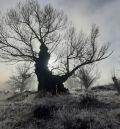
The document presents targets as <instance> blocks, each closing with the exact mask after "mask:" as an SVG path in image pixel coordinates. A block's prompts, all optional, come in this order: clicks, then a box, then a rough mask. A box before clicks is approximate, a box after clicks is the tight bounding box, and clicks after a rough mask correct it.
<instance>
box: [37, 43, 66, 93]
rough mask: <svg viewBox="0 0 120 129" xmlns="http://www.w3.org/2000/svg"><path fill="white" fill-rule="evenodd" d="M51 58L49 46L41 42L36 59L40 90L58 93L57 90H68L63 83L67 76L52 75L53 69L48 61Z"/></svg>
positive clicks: (59, 91)
mask: <svg viewBox="0 0 120 129" xmlns="http://www.w3.org/2000/svg"><path fill="white" fill-rule="evenodd" d="M49 59H50V54H49V53H48V48H47V47H46V45H45V44H41V46H40V52H39V57H38V58H37V59H36V61H35V73H36V75H37V79H38V92H39V91H41V90H42V91H43V92H51V93H52V94H56V92H58V93H61V92H66V91H68V90H67V89H66V88H64V85H63V83H64V82H65V81H66V80H67V78H66V76H58V75H52V73H51V71H49V69H48V61H49Z"/></svg>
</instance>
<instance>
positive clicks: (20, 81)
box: [7, 63, 32, 93]
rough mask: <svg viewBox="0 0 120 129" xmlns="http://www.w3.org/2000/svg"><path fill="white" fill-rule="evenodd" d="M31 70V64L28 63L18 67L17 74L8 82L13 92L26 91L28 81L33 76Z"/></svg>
mask: <svg viewBox="0 0 120 129" xmlns="http://www.w3.org/2000/svg"><path fill="white" fill-rule="evenodd" d="M30 69H31V66H30V64H26V63H24V64H21V65H17V66H16V72H15V73H14V74H13V75H12V76H11V77H10V79H9V81H8V82H7V83H8V85H9V86H10V87H11V89H12V90H14V91H17V90H18V91H19V92H20V93H22V92H24V91H25V90H26V86H27V85H28V83H29V81H28V80H29V79H30V78H31V75H32V72H30Z"/></svg>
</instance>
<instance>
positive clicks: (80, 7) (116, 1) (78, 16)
mask: <svg viewBox="0 0 120 129" xmlns="http://www.w3.org/2000/svg"><path fill="white" fill-rule="evenodd" d="M18 1H19V0H0V10H1V12H5V11H6V10H7V9H9V8H11V7H15V5H16V4H17V2H18ZM21 1H25V0H21ZM38 1H39V2H40V4H41V5H45V4H47V3H50V4H51V5H52V6H53V7H55V8H56V9H58V10H63V11H64V13H65V14H66V15H67V16H68V19H69V20H70V21H72V22H73V25H74V26H75V27H76V28H77V30H79V31H81V30H82V31H83V32H85V33H87V32H89V31H90V28H91V25H92V24H96V25H97V26H99V29H100V34H99V44H104V43H108V42H110V43H111V50H112V51H114V52H113V54H112V56H111V57H109V58H108V59H107V60H104V61H102V62H100V63H99V66H98V71H100V73H101V79H100V80H99V81H98V84H107V83H108V82H111V76H112V74H113V72H114V71H115V73H116V74H117V76H119V72H120V70H119V69H120V52H119V49H120V43H119V41H120V32H119V31H120V25H119V24H120V8H119V6H120V0H38ZM8 69H9V68H8V65H6V64H2V65H1V64H0V71H1V74H0V82H4V81H5V80H7V79H8V75H9V74H10V73H9V70H8Z"/></svg>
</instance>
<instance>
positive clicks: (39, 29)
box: [0, 0, 109, 93]
mask: <svg viewBox="0 0 120 129" xmlns="http://www.w3.org/2000/svg"><path fill="white" fill-rule="evenodd" d="M67 23H68V21H67V18H66V16H65V15H64V13H63V12H62V11H57V10H56V9H54V8H53V7H51V6H50V5H46V6H44V7H43V8H42V7H41V6H40V5H39V3H38V2H37V1H36V0H35V1H34V0H33V1H32V0H30V1H27V2H25V3H19V4H18V6H17V7H16V8H15V9H10V10H9V11H8V12H7V14H6V15H5V16H3V17H1V21H0V57H1V59H2V61H4V62H11V61H12V62H20V61H30V62H33V63H34V64H35V73H36V76H37V79H38V91H40V90H44V91H50V92H52V93H55V92H56V87H57V89H58V91H59V92H61V91H64V90H65V88H64V85H63V83H64V82H65V81H66V80H67V79H68V78H69V77H70V76H72V74H73V73H74V72H75V71H76V70H78V69H79V68H80V67H82V66H84V65H86V64H90V63H94V62H96V61H101V60H103V59H106V58H107V57H108V56H109V54H107V52H108V48H109V45H108V44H107V45H103V46H101V47H98V46H97V42H96V38H97V36H98V33H99V29H98V27H96V26H95V25H94V26H93V27H92V30H91V33H90V36H85V35H84V34H83V33H80V34H78V33H77V32H76V30H75V29H74V27H69V29H68V24H67ZM38 48H39V49H38ZM53 53H54V55H56V57H57V59H56V61H57V62H58V63H57V64H59V65H57V67H54V68H53V69H52V70H56V69H57V70H59V72H62V75H59V74H57V75H53V74H52V72H51V71H50V70H49V68H48V62H49V60H50V58H51V54H53Z"/></svg>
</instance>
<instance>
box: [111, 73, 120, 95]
mask: <svg viewBox="0 0 120 129" xmlns="http://www.w3.org/2000/svg"><path fill="white" fill-rule="evenodd" d="M112 80H113V83H114V84H113V86H114V88H115V89H116V90H117V92H118V93H119V94H120V82H119V80H118V79H117V77H116V76H115V75H114V76H113V77H112Z"/></svg>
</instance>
